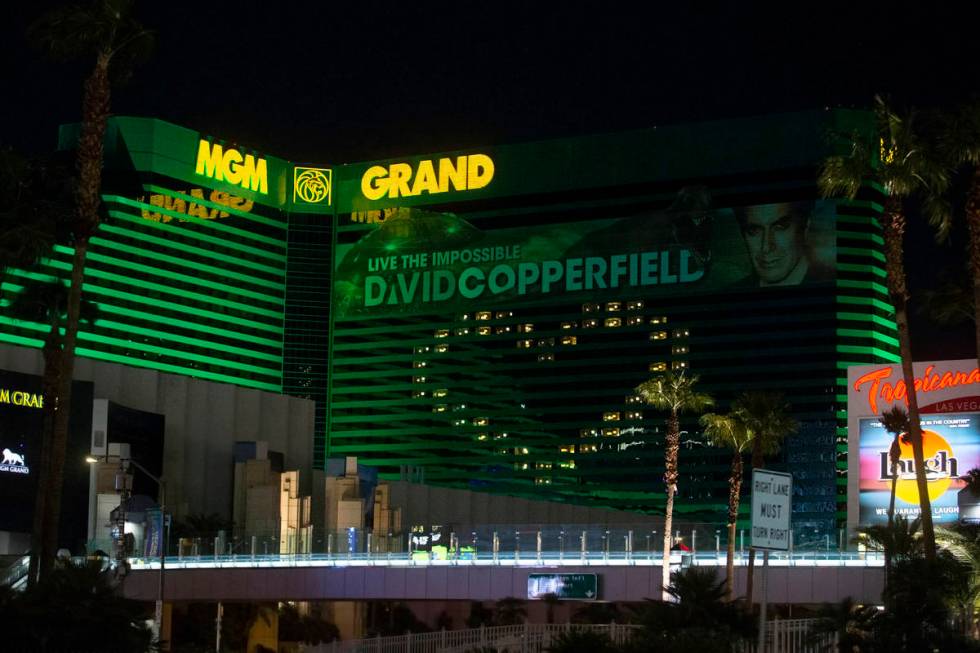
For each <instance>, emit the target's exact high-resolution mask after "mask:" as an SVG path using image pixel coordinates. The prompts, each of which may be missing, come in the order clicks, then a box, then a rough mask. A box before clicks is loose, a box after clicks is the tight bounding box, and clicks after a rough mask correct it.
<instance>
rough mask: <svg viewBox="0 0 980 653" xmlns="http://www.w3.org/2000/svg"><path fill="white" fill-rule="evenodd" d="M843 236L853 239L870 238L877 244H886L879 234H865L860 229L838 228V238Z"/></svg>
mask: <svg viewBox="0 0 980 653" xmlns="http://www.w3.org/2000/svg"><path fill="white" fill-rule="evenodd" d="M841 238H850V239H852V240H870V241H871V242H873V243H875V244H876V245H881V246H882V247H884V245H885V239H884V238H882V237H881V236H879V235H878V234H863V233H860V232H858V231H846V230H843V229H838V230H837V239H838V240H840V239H841Z"/></svg>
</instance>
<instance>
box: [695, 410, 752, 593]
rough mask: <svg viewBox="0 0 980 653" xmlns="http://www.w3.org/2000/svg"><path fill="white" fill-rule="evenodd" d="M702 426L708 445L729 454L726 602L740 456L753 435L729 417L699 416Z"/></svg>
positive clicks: (732, 567) (730, 582) (739, 485)
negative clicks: (725, 450) (729, 451)
mask: <svg viewBox="0 0 980 653" xmlns="http://www.w3.org/2000/svg"><path fill="white" fill-rule="evenodd" d="M701 426H703V427H704V434H705V435H706V436H707V438H708V442H709V443H711V445H712V446H715V447H725V448H728V449H731V450H732V471H731V475H730V476H729V478H728V546H727V547H726V548H727V552H726V575H725V599H726V600H728V601H731V600H732V591H733V586H734V583H735V526H736V524H737V523H738V503H739V499H740V497H741V492H742V454H743V453H744V452H745V450H746V449H748V447H749V445H750V444H751V442H752V433H751V432H750V431H749V430H748V429H747V428H746V427H745V424H744V423H743V422H742V421H741V420H739V419H737V418H736V417H734V416H732V415H717V414H715V413H707V414H705V415H702V416H701Z"/></svg>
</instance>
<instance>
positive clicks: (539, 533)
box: [537, 531, 541, 562]
mask: <svg viewBox="0 0 980 653" xmlns="http://www.w3.org/2000/svg"><path fill="white" fill-rule="evenodd" d="M537 540H538V542H537V545H538V562H541V531H538V537H537Z"/></svg>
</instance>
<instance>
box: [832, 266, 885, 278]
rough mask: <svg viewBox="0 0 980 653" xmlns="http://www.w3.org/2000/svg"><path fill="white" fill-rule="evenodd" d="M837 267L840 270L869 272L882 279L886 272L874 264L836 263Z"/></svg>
mask: <svg viewBox="0 0 980 653" xmlns="http://www.w3.org/2000/svg"><path fill="white" fill-rule="evenodd" d="M837 269H838V270H840V271H842V272H865V273H866V272H870V273H871V274H874V275H876V276H879V277H881V278H882V279H884V278H885V277H886V273H885V271H884V270H882V269H881V268H879V267H877V266H874V265H857V264H855V263H838V264H837Z"/></svg>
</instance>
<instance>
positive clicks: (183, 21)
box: [0, 0, 980, 359]
mask: <svg viewBox="0 0 980 653" xmlns="http://www.w3.org/2000/svg"><path fill="white" fill-rule="evenodd" d="M81 1H87V0H81ZM55 4H58V3H53V2H44V1H42V2H33V3H18V4H17V5H16V6H15V7H14V8H10V9H6V8H5V10H4V11H5V15H4V19H3V21H2V26H0V30H2V39H0V48H2V49H3V59H2V61H3V64H4V65H3V78H4V79H3V81H4V85H3V88H4V95H5V101H3V102H2V104H0V107H2V108H0V111H2V112H3V113H4V114H5V115H4V118H5V119H4V120H3V123H2V124H3V128H2V131H0V144H4V145H10V146H13V147H14V148H16V149H19V150H22V151H25V152H28V153H41V152H44V151H45V150H48V149H50V148H53V146H54V144H55V137H56V133H57V125H58V124H59V123H62V122H70V121H76V120H77V119H78V117H79V104H80V89H81V80H82V78H83V76H84V74H85V72H86V68H87V64H86V65H83V64H79V63H76V64H54V63H49V62H47V61H45V60H44V59H43V57H42V56H41V55H40V54H39V53H38V52H37V51H36V50H33V49H31V47H30V46H29V45H28V44H27V42H26V40H25V37H24V28H25V26H26V25H27V24H28V23H29V22H30V21H31V20H32V19H33V18H34V17H36V16H37V15H39V14H40V13H41V12H42V11H43V10H44V9H45V8H47V7H50V6H53V5H55ZM137 4H138V7H137V15H138V16H139V17H140V19H141V20H142V22H143V23H144V24H145V25H146V26H148V27H150V28H152V29H154V30H156V32H157V40H158V43H157V48H156V51H155V53H154V55H153V58H152V59H151V60H150V61H149V62H148V63H146V64H145V65H143V66H142V67H140V68H139V69H138V70H137V71H136V73H135V75H134V77H133V79H132V80H131V81H130V82H129V83H128V84H127V85H125V86H123V87H119V88H117V89H116V90H115V93H114V97H113V110H114V112H115V113H117V114H128V115H149V116H155V117H159V118H163V119H166V120H169V121H171V122H174V123H177V124H179V125H183V126H186V127H190V128H193V129H197V130H200V131H203V132H207V133H211V134H215V135H219V136H222V137H228V138H232V139H234V140H236V141H238V142H241V143H243V144H246V145H248V146H250V147H254V148H256V149H258V150H262V151H268V152H270V153H274V154H276V155H277V156H281V157H283V158H287V159H290V160H294V161H305V162H313V163H320V164H334V165H335V164H339V163H345V162H349V161H359V160H368V159H375V158H383V157H390V156H401V155H405V154H413V153H421V152H435V151H440V150H449V149H460V148H466V147H471V146H479V145H487V144H500V143H507V142H518V141H527V140H537V139H541V138H550V137H560V136H568V135H575V134H587V133H601V132H611V131H619V130H623V129H630V128H639V127H649V126H652V125H657V124H667V123H677V122H693V121H698V120H711V119H723V118H730V117H738V116H748V115H757V114H765V113H774V112H781V111H794V110H805V109H813V108H819V107H854V108H862V107H868V106H870V104H871V101H872V97H873V95H874V93H876V92H882V93H887V94H889V95H890V96H891V97H892V98H893V99H894V100H896V101H898V102H899V103H901V104H911V105H916V106H925V105H930V104H940V103H948V102H952V101H955V100H957V99H961V98H965V97H968V96H969V95H971V94H973V93H975V92H977V91H978V90H980V85H978V77H980V75H978V73H977V71H978V70H980V67H978V66H977V60H978V56H977V52H976V38H975V21H974V20H973V19H972V18H970V16H972V15H973V14H972V12H968V11H967V10H966V7H968V6H969V3H921V4H919V3H905V2H889V3H884V2H882V3H878V2H858V1H852V2H849V3H846V4H845V3H841V4H836V3H827V2H824V3H819V4H818V3H786V2H784V3H780V4H778V5H772V6H765V5H762V4H756V3H748V2H733V3H700V2H690V3H682V2H677V3H670V4H668V3H665V2H650V3H642V4H641V3H623V2H618V3H617V2H609V1H607V2H602V3H600V2H590V3H580V2H561V3H557V2H555V3H551V2H533V1H532V0H526V1H525V2H524V3H523V4H516V3H515V4H511V3H506V2H501V3H496V2H493V3H491V2H483V3H471V2H456V3H453V4H452V5H444V4H442V3H437V4H431V5H429V4H427V3H421V2H416V3H408V2H403V3H397V4H396V3H387V2H363V3H334V2H316V3H306V2H299V1H297V2H289V3H287V2H283V3H275V4H273V3H262V4H261V5H260V4H258V3H254V4H253V3H201V6H195V5H191V4H189V3H187V4H185V3H180V2H172V3H170V2H168V3H164V2H153V3H150V2H141V3H137ZM935 5H941V6H938V7H937V6H935ZM639 7H646V9H645V10H641V9H639ZM617 10H618V11H617ZM910 241H911V242H913V243H916V245H915V246H913V247H911V249H912V251H911V253H910V258H911V265H912V266H913V268H914V270H919V272H915V271H913V273H912V282H913V289H914V290H918V289H921V288H922V287H925V286H929V285H930V284H932V283H933V280H934V278H935V273H936V270H938V269H941V268H942V267H944V266H948V265H951V266H953V269H954V270H957V271H958V270H960V269H962V268H961V266H962V256H961V254H960V252H961V250H962V244H963V238H962V234H961V233H960V232H955V233H954V237H953V241H952V242H951V243H949V244H946V245H941V246H934V245H931V236H930V233H929V231H928V228H927V227H924V226H922V225H914V226H913V228H912V230H911V233H910ZM913 330H914V336H915V356H916V358H918V359H926V358H957V357H970V356H972V355H973V353H974V352H973V345H972V336H971V333H972V325H964V326H962V327H960V328H954V329H949V328H944V329H941V330H940V329H936V328H935V327H934V326H933V325H931V324H930V323H929V321H928V320H926V319H925V317H924V316H920V317H918V318H917V320H916V322H915V323H914V324H913Z"/></svg>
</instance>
